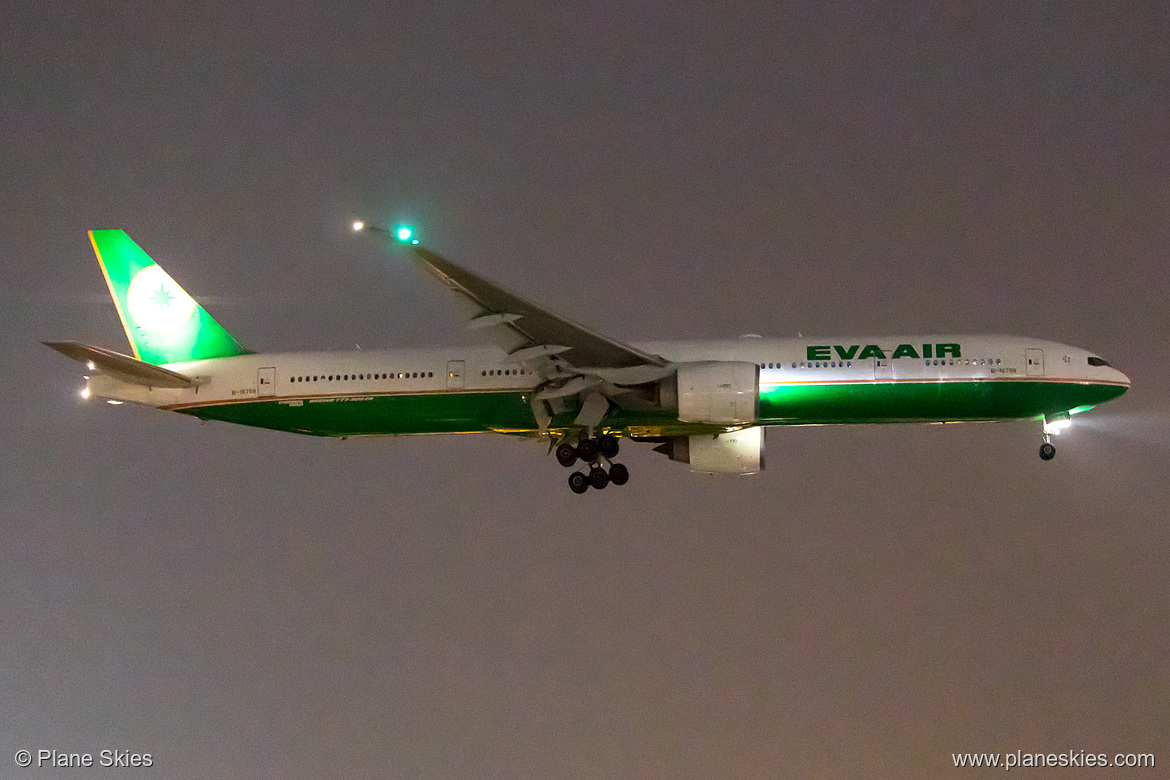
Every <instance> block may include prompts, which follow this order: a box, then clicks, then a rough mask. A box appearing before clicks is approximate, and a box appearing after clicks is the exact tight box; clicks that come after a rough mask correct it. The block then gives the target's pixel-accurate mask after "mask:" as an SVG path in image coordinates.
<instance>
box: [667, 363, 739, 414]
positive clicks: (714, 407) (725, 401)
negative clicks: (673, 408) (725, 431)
mask: <svg viewBox="0 0 1170 780" xmlns="http://www.w3.org/2000/svg"><path fill="white" fill-rule="evenodd" d="M676 381H677V385H676V387H677V393H678V418H679V419H680V420H682V421H683V422H702V423H714V424H716V425H744V424H750V423H754V422H755V421H756V420H757V419H759V411H760V367H759V366H757V365H756V364H755V363H737V362H720V361H704V362H699V363H683V364H682V365H681V366H679V367H678V374H677V375H676Z"/></svg>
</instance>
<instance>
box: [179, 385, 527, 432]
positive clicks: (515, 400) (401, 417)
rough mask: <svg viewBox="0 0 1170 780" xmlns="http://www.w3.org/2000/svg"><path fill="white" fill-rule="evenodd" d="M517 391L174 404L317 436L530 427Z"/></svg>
mask: <svg viewBox="0 0 1170 780" xmlns="http://www.w3.org/2000/svg"><path fill="white" fill-rule="evenodd" d="M526 399H527V394H526V393H519V392H466V393H448V392H437V393H416V394H408V393H400V394H369V395H352V396H328V397H306V398H274V399H259V400H252V401H246V402H236V403H217V404H207V405H203V406H197V407H188V408H183V409H176V410H175V411H180V412H183V413H185V414H190V415H193V416H195V417H198V418H200V419H203V420H218V421H221V422H230V423H237V424H240V425H249V426H253V427H257V428H270V429H273V430H279V431H291V432H294V433H306V434H312V435H317V436H379V435H399V434H417V433H478V432H482V431H489V430H498V429H534V428H535V427H536V422H535V419H534V418H533V415H532V410H531V408H530V407H529V405H528V402H527V400H526Z"/></svg>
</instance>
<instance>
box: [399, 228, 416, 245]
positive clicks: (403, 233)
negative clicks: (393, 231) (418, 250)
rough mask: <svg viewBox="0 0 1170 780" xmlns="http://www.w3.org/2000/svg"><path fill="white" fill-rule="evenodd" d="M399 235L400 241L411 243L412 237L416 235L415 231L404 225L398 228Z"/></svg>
mask: <svg viewBox="0 0 1170 780" xmlns="http://www.w3.org/2000/svg"><path fill="white" fill-rule="evenodd" d="M397 235H398V240H399V241H409V240H410V237H411V236H413V235H414V231H413V230H411V229H410V228H408V227H406V226H405V225H403V226H401V227H399V228H398V232H397Z"/></svg>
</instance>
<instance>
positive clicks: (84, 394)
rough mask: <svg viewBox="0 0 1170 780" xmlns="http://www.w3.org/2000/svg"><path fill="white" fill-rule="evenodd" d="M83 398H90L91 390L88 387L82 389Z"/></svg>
mask: <svg viewBox="0 0 1170 780" xmlns="http://www.w3.org/2000/svg"><path fill="white" fill-rule="evenodd" d="M81 397H82V398H89V388H88V387H83V388H82V389H81Z"/></svg>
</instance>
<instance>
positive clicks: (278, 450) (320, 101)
mask: <svg viewBox="0 0 1170 780" xmlns="http://www.w3.org/2000/svg"><path fill="white" fill-rule="evenodd" d="M6 5H7V7H5V8H4V9H3V11H2V17H3V23H2V24H0V62H2V66H0V128H2V130H3V135H2V141H3V149H2V150H0V172H2V174H3V175H2V176H0V203H3V210H2V213H0V256H2V258H3V262H2V264H0V339H2V346H3V354H4V355H5V358H4V369H3V370H2V371H0V392H2V393H3V397H4V398H5V399H6V400H7V408H6V411H5V413H4V414H3V415H2V416H0V433H2V435H3V442H4V448H3V450H2V453H3V454H2V456H0V458H2V460H0V464H2V468H0V521H2V525H0V533H2V539H3V542H2V543H0V775H3V776H4V777H14V778H24V777H29V778H31V777H37V778H50V777H55V776H57V777H71V778H72V777H79V776H85V775H84V774H79V773H78V772H77V771H66V770H60V771H58V772H54V771H51V770H40V771H33V770H18V769H16V767H15V766H14V764H13V763H12V756H13V754H14V753H15V751H16V750H18V749H21V748H25V749H30V750H33V751H34V752H35V751H36V750H38V749H41V748H45V749H53V748H55V749H58V750H63V751H69V752H91V753H93V754H94V755H95V756H97V754H98V752H99V751H101V750H103V749H118V750H130V751H135V752H140V753H150V754H151V755H152V757H153V760H154V767H153V768H152V769H151V770H144V771H141V773H140V774H141V776H144V777H145V776H147V774H148V773H149V774H151V775H152V776H159V777H190V778H228V777H232V778H236V777H247V778H302V777H303V778H320V777H334V776H335V777H340V776H345V777H373V776H385V777H415V778H469V777H484V778H489V777H490V778H496V777H517V778H550V777H555V778H596V777H607V778H608V777H613V778H619V777H620V778H628V777H644V778H710V777H720V778H775V777H788V776H817V777H859V776H866V777H939V776H943V775H947V774H949V773H950V772H957V771H958V770H954V769H952V762H951V754H952V753H954V752H963V751H980V752H992V751H1004V752H1006V751H1015V750H1023V751H1025V752H1046V753H1047V752H1054V753H1060V752H1067V751H1069V750H1073V751H1079V750H1086V751H1089V752H1093V753H1107V754H1109V755H1112V754H1114V753H1118V752H1152V753H1154V754H1155V755H1156V757H1157V759H1158V762H1159V764H1166V763H1170V745H1168V744H1167V738H1166V734H1167V733H1168V732H1167V728H1166V726H1167V723H1168V722H1170V705H1168V704H1167V702H1168V701H1170V672H1168V667H1167V664H1166V659H1167V657H1170V643H1168V642H1170V640H1168V637H1170V602H1168V596H1170V566H1167V553H1166V551H1167V549H1168V546H1170V536H1168V534H1170V531H1168V524H1167V516H1168V514H1170V512H1168V509H1170V487H1168V486H1167V480H1166V475H1167V468H1166V463H1167V454H1168V445H1167V443H1168V442H1170V407H1168V404H1167V398H1168V397H1170V387H1168V386H1170V379H1167V372H1166V360H1167V354H1166V344H1167V343H1168V341H1170V326H1168V323H1167V309H1166V301H1167V298H1168V296H1170V271H1167V257H1168V256H1170V220H1168V214H1167V208H1168V207H1167V204H1168V203H1170V152H1168V148H1170V147H1168V145H1167V128H1168V127H1170V19H1168V18H1167V12H1166V10H1165V7H1164V6H1163V5H1162V4H1159V3H1149V4H1139V3H1134V4H1125V3H1123V4H1120V5H1109V6H1101V5H1099V4H1075V3H1063V2H1062V3H1051V4H1044V3H1033V4H1027V5H1026V7H1023V8H1021V7H1018V5H1019V4H1002V5H992V6H988V5H983V4H978V3H966V2H963V3H950V4H897V5H893V6H882V5H878V4H873V3H856V4H833V5H832V6H831V7H827V6H828V4H820V3H810V4H791V5H789V4H780V3H772V4H766V6H767V7H766V8H765V7H764V6H765V4H756V3H749V4H743V5H737V4H730V3H719V4H711V5H701V4H682V3H671V4H665V3H662V4H658V3H642V4H631V3H577V4H570V6H569V7H565V8H562V7H560V6H556V5H555V4H543V3H533V4H516V3H490V4H482V5H481V6H480V7H474V6H473V5H472V4H469V3H450V2H426V3H402V4H385V5H383V4H376V3H353V4H348V5H347V6H346V7H345V8H344V9H343V10H338V9H335V8H334V7H333V6H334V5H335V4H328V3H288V2H280V3H271V4H267V5H265V4H251V5H246V4H241V3H225V4H223V7H222V8H219V7H216V6H212V5H208V4H192V3H178V2H174V3H172V2H150V3H122V4H114V6H115V7H114V10H108V11H104V12H103V11H95V10H93V9H91V8H90V5H91V4H57V3H54V4H32V3H20V4H6ZM358 216H365V217H370V218H374V219H381V220H392V219H393V220H398V219H402V220H408V221H411V222H413V223H414V224H416V225H417V226H418V227H419V229H420V231H421V233H422V235H423V236H424V237H425V238H426V240H427V241H428V242H429V243H430V244H431V245H432V246H434V247H435V248H436V249H438V250H439V251H441V252H443V253H444V254H447V255H448V256H450V257H451V258H452V259H454V260H455V261H456V262H461V263H464V264H466V265H468V266H469V267H471V268H474V269H476V270H477V271H479V272H481V273H483V274H485V275H487V276H489V277H491V278H494V279H496V280H498V281H500V282H501V283H503V284H505V285H506V286H508V287H510V288H513V289H515V290H517V291H519V292H521V293H522V294H525V295H527V296H528V297H531V298H533V299H535V300H537V301H540V302H542V303H544V304H545V305H547V306H548V307H550V308H552V309H554V310H555V311H558V312H562V313H564V314H566V315H568V316H571V317H573V318H575V319H578V320H581V321H583V322H586V323H588V324H589V325H591V326H592V327H594V328H596V329H598V330H601V331H602V332H605V333H607V334H609V335H612V336H614V337H616V338H619V339H623V340H636V339H639V338H651V337H653V338H676V337H677V338H683V337H706V336H713V337H714V336H719V337H727V336H735V335H738V334H740V333H746V332H757V333H765V334H769V335H775V336H787V335H794V334H795V333H796V332H797V331H801V332H803V333H806V334H811V333H819V334H824V335H834V334H847V333H883V332H884V333H897V332H915V331H960V332H963V331H967V332H1008V333H1018V334H1027V335H1033V336H1036V337H1038V338H1048V339H1053V340H1056V341H1062V342H1067V343H1071V344H1076V345H1079V346H1083V347H1086V348H1088V349H1092V350H1095V351H1097V352H1098V353H1099V354H1101V355H1103V356H1104V357H1106V358H1108V359H1109V360H1111V361H1112V362H1113V363H1114V364H1115V365H1117V366H1118V367H1119V368H1120V369H1121V370H1123V371H1125V372H1126V373H1127V374H1129V376H1130V378H1131V379H1132V380H1133V389H1132V390H1131V391H1130V392H1129V393H1128V394H1127V395H1126V396H1124V397H1123V398H1122V399H1121V400H1119V401H1117V402H1114V403H1112V404H1110V405H1109V406H1107V407H1105V408H1102V409H1099V410H1096V411H1094V412H1093V413H1090V414H1088V415H1085V416H1084V417H1083V418H1078V420H1077V421H1076V422H1077V425H1076V426H1074V428H1073V430H1072V431H1071V432H1069V433H1068V434H1066V435H1065V436H1064V437H1062V438H1061V440H1060V442H1059V443H1060V454H1059V456H1058V457H1057V459H1056V460H1054V461H1053V462H1051V463H1042V462H1041V461H1040V460H1039V458H1037V456H1036V450H1037V447H1038V445H1039V442H1040V431H1039V427H1038V426H1037V425H1035V424H1032V423H1013V424H1004V425H973V426H945V427H943V426H922V427H903V426H893V427H868V426H867V427H858V428H802V429H792V430H784V429H773V430H772V431H770V433H769V435H768V470H767V471H766V472H765V473H764V474H762V475H759V476H756V477H750V478H724V479H718V478H703V477H698V476H692V475H690V474H689V473H688V471H687V470H686V467H685V466H683V465H681V464H676V463H671V462H669V461H667V460H666V459H664V458H661V457H660V456H657V455H655V454H653V453H651V452H650V451H649V448H646V447H635V446H627V447H626V448H625V449H624V462H626V463H627V464H628V465H629V466H630V469H631V472H632V475H633V476H632V478H631V481H630V484H629V485H627V486H625V487H624V488H610V489H608V490H606V491H604V492H596V491H592V492H590V493H588V494H586V495H585V496H583V497H578V496H574V495H572V494H571V493H570V492H569V490H568V488H567V486H566V485H565V471H564V470H563V469H561V468H560V467H559V466H558V465H557V464H556V462H555V460H554V459H552V458H551V457H547V456H546V455H545V453H544V448H543V447H542V446H540V445H535V444H531V443H525V442H518V441H513V440H509V439H507V438H504V437H488V436H481V437H424V438H414V439H400V440H395V441H385V442H375V441H347V442H336V441H324V440H315V439H309V438H298V437H296V436H292V435H288V434H277V433H272V432H268V431H261V430H250V429H244V428H234V427H231V426H227V425H221V424H207V425H201V424H199V423H198V422H196V421H194V420H191V419H187V418H184V417H181V416H178V415H167V414H164V413H160V412H150V411H149V410H143V409H135V408H130V407H128V406H124V407H120V408H113V407H108V406H105V405H104V404H83V403H81V402H80V401H79V399H78V397H77V391H78V389H79V388H80V386H81V385H80V376H79V372H78V370H77V369H76V368H75V366H74V365H72V364H70V363H69V362H68V361H65V360H64V359H62V358H61V357H60V356H57V355H54V354H53V353H52V352H50V351H49V350H47V349H45V348H44V347H41V346H40V344H39V341H41V340H49V339H61V338H78V339H81V340H84V341H88V342H91V343H97V344H100V345H103V346H108V347H112V348H115V349H120V350H123V349H126V345H125V341H124V336H123V335H122V331H121V328H120V326H119V324H118V321H117V317H116V314H115V312H114V309H113V307H112V306H111V305H110V303H109V300H108V297H107V296H106V294H105V286H104V284H103V283H102V278H101V274H100V272H99V270H98V268H97V264H96V262H95V261H94V258H93V254H92V251H91V248H90V246H89V243H88V241H87V240H86V236H85V231H86V230H87V229H91V228H110V227H119V228H123V229H125V230H126V231H127V232H129V233H130V234H131V236H133V237H134V238H135V239H136V240H137V241H138V242H139V243H140V244H141V245H142V247H143V248H144V249H145V250H146V251H147V252H148V253H149V254H151V255H152V256H153V257H154V258H155V259H156V260H158V261H159V262H160V263H162V264H163V265H164V266H165V267H166V268H167V270H168V271H169V272H170V273H171V274H172V275H173V276H174V277H175V278H176V279H178V280H179V281H180V283H182V284H183V285H184V286H185V287H186V288H187V289H188V291H190V292H191V293H192V294H193V295H195V296H196V297H197V298H199V299H200V300H202V301H204V302H205V303H206V305H207V307H208V308H209V309H210V310H211V311H212V313H213V314H214V315H215V316H216V317H217V318H218V319H219V320H220V321H221V322H223V323H224V324H225V325H226V326H227V327H228V328H229V329H230V330H232V331H233V333H235V334H236V335H237V336H238V337H239V338H240V339H241V340H242V341H243V342H244V343H246V344H247V345H249V346H250V347H252V348H254V349H259V350H267V349H281V350H283V349H297V348H305V349H326V348H327V349H341V348H349V347H352V346H353V345H354V344H361V345H362V346H369V347H372V346H422V345H429V344H440V343H450V342H463V343H475V342H474V338H475V337H474V335H473V334H469V333H467V332H466V331H465V330H464V329H463V327H462V325H461V323H460V321H459V317H458V314H457V309H456V307H455V306H454V305H452V301H450V300H448V299H447V298H446V297H445V293H443V292H442V291H441V290H438V289H436V288H435V287H434V286H433V285H432V284H431V282H430V280H429V279H428V278H425V277H424V276H423V275H422V274H419V273H417V272H416V271H415V270H414V269H411V268H408V267H404V266H402V265H401V264H400V263H399V262H397V261H396V260H395V258H394V256H393V255H391V254H389V253H386V252H383V251H381V250H380V249H379V248H378V247H377V246H375V245H373V244H370V243H367V242H365V241H362V240H360V239H355V237H353V236H351V235H349V234H348V233H347V230H346V226H347V224H348V222H349V221H350V220H352V219H353V218H355V217H358ZM1001 771H1002V770H1001ZM967 772H968V773H969V774H970V775H971V776H979V772H974V771H971V770H967ZM995 774H998V772H997V773H995ZM1149 774H1151V775H1152V774H1153V773H1152V772H1150V773H1149ZM95 776H103V777H104V776H115V775H114V774H112V773H109V772H107V773H96V772H95ZM135 776H139V775H135ZM1093 776H1094V777H1106V776H1110V773H1109V771H1098V772H1095V773H1094V774H1093ZM1118 776H1125V777H1140V776H1147V774H1146V773H1143V772H1142V771H1139V770H1126V771H1122V772H1121V774H1119V775H1118Z"/></svg>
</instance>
